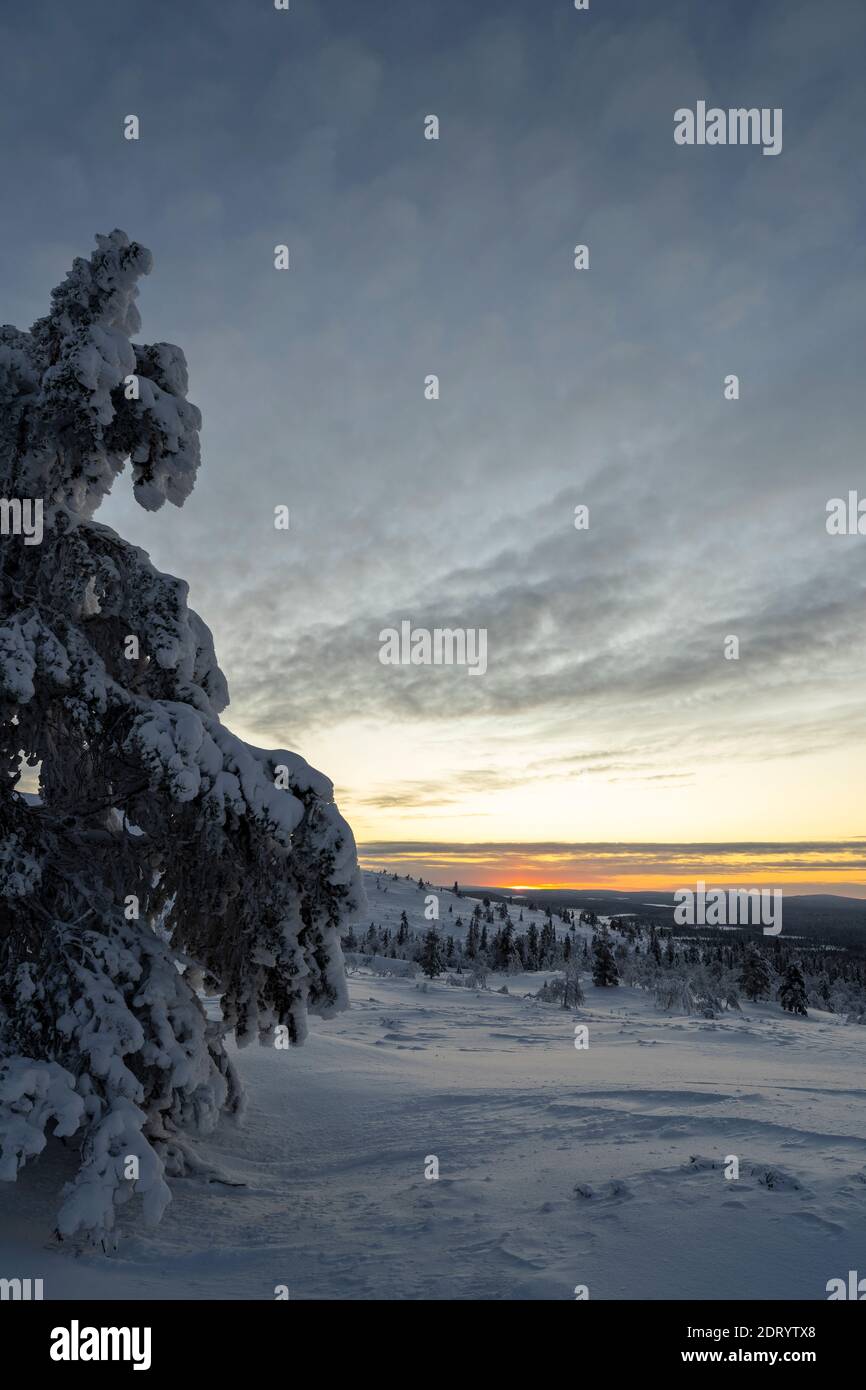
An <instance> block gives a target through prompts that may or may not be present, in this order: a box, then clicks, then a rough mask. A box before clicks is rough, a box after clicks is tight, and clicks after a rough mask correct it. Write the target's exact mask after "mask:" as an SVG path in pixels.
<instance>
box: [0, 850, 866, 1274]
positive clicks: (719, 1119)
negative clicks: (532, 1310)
mask: <svg viewBox="0 0 866 1390" xmlns="http://www.w3.org/2000/svg"><path fill="white" fill-rule="evenodd" d="M365 877H366V879H367V886H368V900H369V907H368V911H367V913H366V916H365V918H364V919H363V920H362V921H361V923H360V924H359V925H360V927H361V928H364V927H366V925H368V924H369V922H370V920H375V921H376V922H377V923H386V924H396V921H397V920H399V914H400V911H402V910H403V909H404V908H405V910H406V912H407V916H408V917H409V920H410V923H411V926H412V928H413V930H417V931H420V930H422V929H424V928H425V927H426V926H428V925H429V924H428V923H425V922H424V920H423V905H424V894H423V893H422V892H421V891H419V890H418V889H417V887H416V886H415V885H414V884H411V883H408V882H406V881H401V882H400V883H399V884H394V883H393V882H391V883H389V885H388V887H389V891H388V893H387V894H385V893H382V892H380V893H379V894H378V895H377V892H376V889H375V878H374V876H371V875H369V874H368V875H366V876H365ZM427 891H430V890H427ZM377 896H378V901H377ZM441 897H442V902H443V904H445V906H444V912H445V914H447V905H448V903H449V902H451V901H452V900H451V896H450V894H444V893H443V894H442V895H441ZM384 899H387V900H388V901H387V904H386V903H385V902H384V901H383V900H384ZM452 905H454V914H453V915H454V916H456V914H457V912H458V910H462V912H463V916H464V921H466V920H467V917H468V913H467V911H466V904H465V900H461V908H460V909H458V907H457V906H456V904H452ZM471 906H472V904H471V903H470V905H469V911H471ZM451 920H452V918H451V917H450V916H448V915H445V916H444V917H443V919H441V920H440V926H441V927H442V930H443V932H444V933H445V934H448V933H450V932H451V925H450V922H451ZM538 920H541V914H539V915H538ZM527 923H528V915H527V917H526V918H525V921H524V924H523V927H521V928H520V930H523V929H524V927H525V925H527ZM356 930H357V929H356ZM582 930H583V929H579V934H581V933H582ZM545 978H546V977H545V976H544V975H543V974H539V973H531V974H522V975H512V976H494V975H491V976H490V977H489V980H488V988H487V989H484V990H476V989H472V988H466V987H455V986H453V985H449V984H448V983H446V982H445V979H444V977H443V978H442V979H440V980H437V981H436V982H434V983H432V984H429V983H427V982H426V981H423V980H422V979H421V978H420V977H418V978H417V979H412V978H401V977H399V976H393V977H383V976H380V975H376V974H373V973H371V972H370V971H369V970H367V969H365V968H363V967H361V968H357V969H355V970H353V972H352V973H351V975H350V980H349V991H350V997H351V1008H350V1010H349V1011H348V1012H346V1013H343V1014H341V1015H340V1016H338V1017H337V1018H334V1019H332V1020H328V1021H324V1022H323V1021H321V1020H317V1019H313V1020H311V1029H310V1037H309V1039H308V1041H307V1043H306V1044H305V1045H304V1046H303V1047H302V1048H298V1049H293V1050H290V1051H283V1050H278V1049H276V1048H273V1049H272V1048H259V1047H250V1048H247V1049H245V1050H243V1051H241V1052H240V1053H237V1054H236V1056H237V1061H238V1065H239V1068H240V1072H241V1075H242V1078H243V1080H244V1082H245V1085H246V1087H247V1092H248V1107H247V1114H246V1118H245V1121H244V1123H243V1125H242V1126H240V1127H239V1126H237V1125H235V1124H233V1123H230V1122H226V1123H223V1124H222V1125H221V1127H220V1128H219V1130H218V1131H217V1134H216V1136H215V1137H213V1138H212V1139H211V1140H209V1141H207V1142H203V1143H200V1144H199V1145H198V1151H199V1152H200V1154H201V1155H202V1156H203V1157H204V1158H205V1159H206V1160H207V1162H208V1163H210V1164H212V1165H213V1167H214V1169H215V1170H219V1172H220V1173H221V1175H222V1177H223V1178H224V1179H226V1180H228V1181H229V1182H231V1183H236V1184H239V1185H238V1186H230V1185H227V1182H224V1181H214V1180H210V1181H208V1180H207V1179H206V1178H203V1177H197V1178H184V1179H176V1180H173V1181H172V1184H171V1187H172V1193H173V1201H172V1203H171V1205H170V1207H169V1209H168V1211H167V1213H166V1215H165V1217H164V1219H163V1221H162V1224H161V1225H160V1226H158V1227H157V1228H156V1229H155V1230H154V1231H147V1230H145V1229H144V1228H143V1227H142V1225H141V1217H140V1206H139V1204H138V1203H137V1202H136V1201H133V1202H131V1203H130V1204H129V1205H128V1206H127V1207H126V1208H125V1209H124V1211H123V1213H122V1214H121V1217H120V1220H119V1233H120V1242H119V1248H118V1250H117V1252H116V1253H112V1254H108V1255H105V1254H103V1253H102V1252H101V1251H94V1250H92V1249H89V1248H87V1247H85V1246H78V1245H75V1244H74V1243H71V1242H67V1243H64V1244H63V1245H60V1244H58V1243H57V1242H56V1241H55V1240H54V1239H53V1238H52V1236H51V1229H52V1217H53V1214H54V1212H55V1211H56V1208H57V1194H58V1190H59V1187H60V1186H61V1185H62V1182H63V1180H64V1177H65V1176H69V1177H71V1176H72V1174H73V1173H74V1171H75V1168H76V1163H75V1160H74V1155H73V1154H72V1153H71V1152H69V1151H67V1150H64V1148H63V1147H62V1146H61V1144H60V1143H59V1142H57V1141H54V1142H53V1143H52V1144H51V1145H50V1146H49V1149H48V1150H47V1151H46V1152H45V1153H44V1154H43V1156H42V1157H41V1159H40V1160H38V1161H34V1162H32V1163H31V1164H29V1165H28V1166H27V1167H26V1168H25V1170H24V1171H23V1172H22V1173H21V1175H20V1177H19V1179H18V1182H17V1183H15V1184H11V1183H9V1184H2V1185H0V1227H2V1232H3V1238H2V1242H0V1276H2V1277H6V1278H11V1277H20V1278H26V1277H31V1278H42V1279H44V1281H45V1297H46V1298H52V1299H62V1298H112V1299H138V1298H170V1299H207V1298H231V1299H272V1298H273V1297H274V1296H275V1289H276V1288H277V1286H280V1285H285V1286H287V1287H288V1290H289V1296H290V1298H291V1299H312V1298H325V1299H389V1300H390V1299H447V1298H459V1299H573V1298H574V1297H575V1287H576V1286H578V1285H586V1286H587V1287H588V1290H589V1296H590V1298H591V1299H621V1298H634V1299H646V1298H649V1299H652V1298H700V1299H722V1298H731V1299H825V1298H826V1296H827V1295H826V1291H825V1289H826V1284H827V1281H828V1280H829V1279H831V1278H836V1277H841V1278H847V1273H848V1271H849V1270H850V1269H859V1271H860V1273H861V1274H864V1273H866V1107H864V1104H863V1102H864V1099H866V1080H864V1077H866V1066H864V1063H866V1029H864V1028H860V1027H856V1026H845V1025H844V1024H843V1023H841V1022H840V1020H839V1019H838V1018H836V1017H835V1016H833V1015H830V1014H816V1013H813V1012H812V1011H810V1017H809V1018H806V1019H801V1018H797V1017H792V1016H789V1015H785V1014H783V1013H782V1011H781V1009H780V1008H779V1006H778V1005H777V1004H759V1005H748V1004H744V1006H743V1011H742V1014H741V1015H740V1014H737V1013H736V1012H733V1011H732V1012H729V1013H727V1014H725V1015H724V1016H723V1017H722V1018H721V1019H719V1020H716V1021H712V1022H709V1021H705V1020H703V1019H700V1018H695V1017H678V1016H676V1015H665V1014H662V1013H659V1012H658V1011H657V1010H656V1008H655V1006H654V1005H653V1002H652V999H651V998H650V997H649V996H648V995H647V994H645V993H643V992H641V991H638V990H632V989H628V988H625V987H620V988H618V989H599V988H595V987H593V985H592V984H591V981H590V977H589V975H586V976H584V980H583V984H584V990H585V993H586V1000H585V1003H584V1004H583V1005H582V1006H581V1007H580V1008H579V1009H577V1010H567V1011H566V1010H563V1009H562V1008H559V1007H557V1006H555V1005H545V1004H542V1003H540V1002H538V1001H537V1000H535V999H534V998H532V997H527V996H528V995H529V994H530V992H532V993H534V992H535V991H536V990H538V989H539V988H540V986H541V984H542V983H543V981H544V979H545ZM503 985H504V986H505V987H507V990H508V993H507V994H503V993H499V992H498V989H499V988H500V987H501V986H503ZM576 1025H586V1026H587V1027H588V1030H589V1046H588V1047H587V1048H583V1049H578V1048H576V1047H575V1027H576ZM732 1155H735V1156H737V1158H738V1160H739V1172H740V1176H739V1178H738V1179H735V1180H732V1179H728V1178H726V1176H725V1164H726V1161H728V1160H729V1157H730V1156H732ZM434 1156H435V1158H436V1159H437V1160H438V1167H439V1177H438V1180H437V1179H431V1178H427V1177H425V1170H427V1171H429V1170H430V1168H431V1167H432V1165H431V1159H432V1158H433V1157H434Z"/></svg>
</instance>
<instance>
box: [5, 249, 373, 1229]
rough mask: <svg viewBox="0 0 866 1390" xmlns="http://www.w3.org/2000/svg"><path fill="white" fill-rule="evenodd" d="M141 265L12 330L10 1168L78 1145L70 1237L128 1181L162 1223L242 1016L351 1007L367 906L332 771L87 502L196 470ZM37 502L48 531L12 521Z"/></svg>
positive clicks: (85, 273)
mask: <svg viewBox="0 0 866 1390" xmlns="http://www.w3.org/2000/svg"><path fill="white" fill-rule="evenodd" d="M150 268H151V257H150V253H149V252H148V251H146V250H145V249H144V247H142V246H139V245H137V244H136V243H135V242H130V241H129V240H128V238H127V237H126V236H125V235H124V234H123V233H122V232H119V231H115V232H113V233H112V234H111V235H110V236H107V237H98V238H97V250H96V252H95V253H94V254H93V256H92V257H91V258H90V260H84V259H77V260H76V261H75V264H74V266H73V268H72V270H71V271H70V273H69V274H68V276H67V278H66V280H65V281H64V283H63V284H62V285H61V286H60V287H59V288H58V289H56V290H55V291H54V293H53V295H52V304H51V310H50V312H49V313H48V315H47V316H46V317H45V318H43V319H40V320H39V321H38V322H37V323H35V324H34V326H33V328H32V330H31V331H30V332H29V333H27V332H19V330H18V329H16V328H12V327H10V326H5V327H2V328H0V506H2V508H3V514H2V515H3V520H4V523H5V524H4V527H3V531H4V534H3V535H2V536H0V740H2V747H0V1177H2V1178H5V1179H7V1180H9V1179H14V1178H15V1176H16V1174H17V1172H18V1171H19V1169H20V1168H21V1166H22V1165H23V1164H24V1163H25V1161H26V1160H27V1159H28V1158H31V1157H32V1156H34V1155H36V1154H38V1153H39V1152H40V1151H41V1150H42V1149H43V1147H44V1145H45V1143H46V1136H47V1135H48V1134H50V1133H52V1132H53V1133H55V1134H58V1135H63V1136H66V1137H67V1138H68V1139H69V1140H70V1141H71V1145H72V1147H73V1148H75V1149H77V1151H78V1158H79V1167H78V1171H77V1176H76V1177H75V1179H74V1181H73V1182H72V1183H71V1184H69V1186H68V1187H67V1188H66V1189H65V1191H64V1200H63V1202H62V1205H61V1208H60V1212H59V1216H58V1223H57V1229H58V1232H59V1233H60V1234H61V1235H62V1236H67V1235H71V1234H73V1233H74V1232H76V1231H79V1230H83V1231H87V1232H89V1233H90V1234H91V1235H92V1236H93V1237H94V1238H97V1239H104V1237H105V1234H106V1232H108V1231H109V1230H110V1229H111V1227H112V1225H113V1222H114V1216H115V1209H116V1207H117V1206H118V1205H120V1204H121V1203H123V1202H124V1201H125V1200H126V1199H127V1198H128V1197H130V1196H132V1195H133V1194H138V1195H140V1196H141V1197H142V1198H143V1204H144V1212H145V1215H146V1217H148V1218H152V1219H158V1218H159V1216H160V1215H161V1213H162V1211H163V1209H164V1207H165V1204H166V1202H167V1201H168V1200H169V1191H168V1188H167V1185H166V1182H165V1177H166V1175H167V1174H168V1175H171V1174H178V1173H181V1172H183V1171H186V1170H187V1169H188V1167H189V1166H190V1165H191V1164H194V1163H195V1157H194V1154H193V1153H192V1151H191V1150H190V1149H189V1147H188V1145H187V1142H186V1140H185V1138H184V1136H185V1135H186V1134H189V1133H196V1132H197V1133H199V1134H201V1133H205V1132H207V1131H208V1130H209V1129H210V1128H212V1126H213V1125H214V1124H215V1123H216V1120H217V1118H218V1117H219V1115H220V1113H221V1112H222V1111H228V1112H237V1111H238V1109H239V1107H240V1103H241V1097H240V1094H239V1088H238V1084H237V1080H236V1077H235V1074H234V1072H233V1068H232V1066H231V1063H230V1060H229V1056H228V1054H227V1051H226V1046H225V1040H226V1034H227V1033H228V1032H229V1031H232V1030H233V1032H234V1034H235V1037H236V1039H237V1042H238V1043H239V1044H240V1045H243V1044H245V1043H248V1042H249V1041H251V1040H253V1039H260V1040H262V1041H273V1040H274V1036H275V1030H276V1027H277V1025H280V1024H282V1025H285V1028H286V1032H285V1033H281V1034H280V1036H281V1037H288V1038H289V1039H290V1040H291V1041H292V1042H300V1041H302V1039H303V1037H304V1033H305V1028H306V1016H307V1013H308V1012H313V1013H319V1014H326V1013H330V1012H332V1011H334V1010H336V1009H339V1008H342V1007H343V1006H344V1004H345V1002H346V999H345V977H344V968H343V962H342V956H341V952H340V945H339V935H338V932H339V927H340V924H341V922H342V920H343V918H344V917H345V916H346V915H347V913H348V912H350V911H351V910H353V909H354V908H355V907H356V906H357V905H359V904H360V901H361V896H360V895H361V890H360V885H359V879H358V872H357V861H356V854H355V846H354V841H353V839H352V834H351V831H350V830H349V828H348V826H347V825H346V824H345V822H344V821H343V820H342V819H341V817H340V815H339V814H338V812H337V810H336V808H335V806H334V802H333V789H332V786H331V783H330V782H329V781H328V780H327V779H326V778H325V777H323V776H321V774H320V773H318V772H314V771H313V770H312V769H311V768H310V767H308V766H307V764H306V763H305V762H304V761H303V759H301V758H299V757H298V756H297V755H295V754H293V753H288V752H284V751H283V750H275V751H265V750H263V749H260V748H252V747H249V746H248V745H247V744H245V743H242V742H241V741H240V739H238V738H236V737H234V735H232V734H231V733H230V732H229V731H228V730H227V729H226V728H225V727H224V726H223V725H222V724H221V723H220V720H219V713H220V711H221V710H222V709H224V707H225V706H226V704H227V703H228V692H227V689H226V683H225V679H224V677H223V675H222V672H221V671H220V669H219V667H218V665H217V663H216V659H215V656H214V652H213V644H212V639H211V634H210V632H209V630H208V629H207V627H206V626H205V624H204V623H203V622H202V620H201V619H200V618H199V617H198V616H197V615H196V614H195V613H194V612H192V611H191V610H190V609H189V608H188V607H187V586H186V584H185V583H184V582H183V581H182V580H180V579H175V578H173V577H172V576H170V575H166V574H160V573H159V572H158V571H157V570H156V569H154V567H153V566H152V565H151V564H150V561H149V559H148V556H147V555H146V554H145V553H144V552H143V551H142V550H139V549H137V548H136V547H135V546H133V545H130V544H128V543H127V542H126V541H124V540H122V539H121V538H120V536H118V535H116V534H115V532H114V531H112V530H110V529H108V528H107V527H105V526H101V525H99V524H97V523H96V522H95V521H93V520H92V516H93V513H94V511H95V510H96V508H97V507H98V506H99V504H100V502H101V501H102V499H103V497H104V496H105V495H106V494H107V493H108V491H109V490H110V488H111V486H112V484H113V483H114V481H115V479H116V477H117V476H118V474H119V473H120V472H121V471H122V470H123V468H124V465H125V462H126V460H127V459H129V460H131V466H132V483H133V490H134V494H135V497H136V499H137V501H138V502H139V503H140V504H141V506H143V507H144V508H146V509H147V510H148V511H156V510H158V509H159V508H160V507H161V506H162V505H163V503H164V502H165V501H166V499H168V501H169V502H172V503H174V505H175V506H181V505H182V504H183V502H184V500H185V499H186V497H187V496H188V494H189V492H190V490H191V488H192V486H193V482H194V480H195V475H196V469H197V467H198V463H199V443H198V428H199V425H200V416H199V412H198V410H197V409H196V407H195V406H193V405H191V404H190V403H189V402H188V401H187V400H186V389H187V373H186V362H185V360H184V356H183V353H182V352H181V351H180V350H179V349H178V348H176V347H172V346H171V345H170V344H168V343H155V344H153V345H151V346H147V345H143V344H138V343H136V344H133V343H132V342H131V341H130V340H131V338H132V336H133V335H134V334H135V333H137V331H138V329H139V317H138V313H137V311H136V308H135V299H136V295H137V290H136V282H137V281H138V279H139V277H140V276H142V275H146V274H147V273H148V272H149V270H150ZM27 503H30V504H33V511H32V512H28V511H27V510H26V506H25V508H24V510H22V508H21V505H19V504H27ZM40 503H41V506H42V518H43V528H44V529H43V535H42V539H41V543H38V535H37V530H36V528H35V527H33V526H32V525H31V527H30V528H29V529H30V532H31V534H21V528H20V526H19V527H17V528H16V526H15V525H14V524H13V523H14V522H15V521H16V519H20V518H21V517H22V516H29V517H30V520H31V522H32V520H33V518H34V517H36V516H38V514H39V504H40ZM16 530H17V533H16ZM22 754H23V760H24V761H26V763H29V764H30V765H31V766H34V767H35V766H37V765H38V766H39V767H40V773H39V798H38V800H37V799H34V798H30V799H29V800H28V799H27V798H25V797H24V796H22V795H19V793H18V792H17V790H16V787H17V785H18V783H19V781H20V777H21V769H22ZM202 983H206V984H207V985H208V987H209V988H210V989H212V990H213V991H218V992H219V993H220V995H221V1006H222V1020H221V1021H220V1022H219V1023H215V1022H211V1021H209V1020H208V1018H207V1017H206V1014H205V1011H204V1009H203V1007H202V1004H201V1002H200V1000H199V997H198V994H197V992H196V991H197V987H198V986H200V985H201V984H202ZM131 1158H134V1159H136V1160H137V1163H130V1162H129V1160H130V1159H131ZM136 1170H137V1173H138V1176H137V1177H135V1176H130V1174H132V1175H134V1174H135V1173H136Z"/></svg>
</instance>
